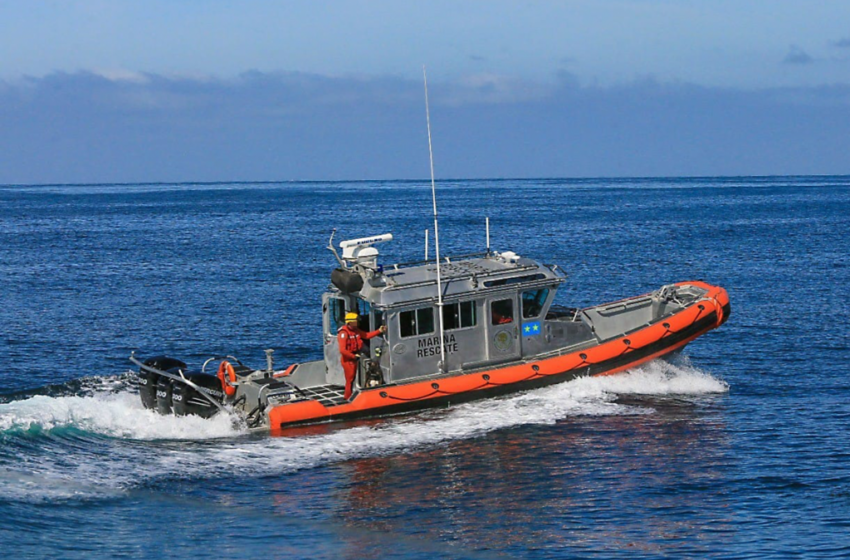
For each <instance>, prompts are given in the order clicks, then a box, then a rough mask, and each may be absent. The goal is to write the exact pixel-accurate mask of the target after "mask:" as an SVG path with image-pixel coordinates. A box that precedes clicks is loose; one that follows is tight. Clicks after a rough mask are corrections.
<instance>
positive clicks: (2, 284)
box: [0, 177, 850, 560]
mask: <svg viewBox="0 0 850 560" xmlns="http://www.w3.org/2000/svg"><path fill="white" fill-rule="evenodd" d="M437 197H438V202H439V210H440V216H441V221H440V233H441V239H440V243H441V249H442V251H443V253H444V254H452V253H453V254H459V253H470V252H475V251H480V250H482V249H483V248H484V246H485V229H484V220H485V217H490V220H491V224H492V227H491V236H492V246H493V248H494V249H495V250H512V251H515V252H517V253H519V254H520V255H524V256H531V257H534V258H537V259H539V260H541V261H543V262H546V263H557V264H559V265H560V266H561V268H562V269H563V270H565V271H566V273H567V276H568V279H567V283H566V284H565V286H564V287H563V289H562V290H561V292H560V294H559V298H560V303H563V304H565V305H571V306H586V305H592V304H597V303H602V302H605V301H611V300H616V299H620V298H623V297H627V296H631V295H637V294H641V293H645V292H648V291H651V290H654V289H656V288H658V287H660V286H661V285H663V284H668V283H671V282H676V281H683V280H693V279H701V280H705V281H707V282H709V283H713V284H717V285H720V286H723V287H725V288H726V289H727V290H728V291H729V294H730V297H731V300H732V316H731V319H730V320H729V322H728V323H726V324H725V325H723V326H722V327H721V328H720V329H718V330H716V331H712V332H710V333H708V334H707V335H705V336H703V337H701V338H699V339H698V340H696V341H695V342H693V343H692V344H690V345H689V346H688V347H687V349H686V350H685V352H684V353H683V354H682V355H681V356H679V357H678V358H676V359H675V360H674V361H672V362H669V363H668V362H664V361H657V362H652V363H649V364H647V365H644V366H642V367H640V368H637V369H635V370H633V371H631V372H628V373H626V374H623V375H621V376H614V377H608V378H599V379H592V378H584V379H579V380H576V381H573V382H569V383H564V384H561V385H556V386H552V387H548V388H545V389H540V390H536V391H531V392H527V393H521V394H516V395H513V396H507V397H504V398H499V399H494V400H489V401H483V402H474V403H469V404H465V405H461V406H455V407H451V408H448V409H440V410H436V411H429V412H423V413H418V414H412V415H406V416H398V417H392V418H386V419H380V420H372V421H362V422H357V423H351V424H344V425H334V426H320V427H316V428H311V429H304V430H301V431H300V432H298V433H295V434H291V435H290V436H288V437H270V436H266V435H257V434H249V433H248V432H247V431H246V430H245V428H244V427H243V426H241V425H240V424H239V423H238V422H234V421H233V419H231V418H228V417H224V416H222V417H218V418H214V419H211V420H202V419H199V418H194V417H183V418H175V417H165V416H158V415H156V414H154V413H152V412H149V411H145V410H143V409H142V406H141V403H140V402H139V400H138V396H137V394H136V391H135V388H134V385H133V376H132V375H131V374H130V373H128V370H129V368H130V363H129V361H128V357H129V355H130V353H131V352H132V351H136V353H137V355H140V356H151V355H154V354H167V355H171V356H175V357H178V358H182V359H183V360H184V361H187V362H190V363H192V364H195V365H199V364H200V363H201V361H202V360H203V359H204V358H205V357H207V356H211V355H215V354H217V355H220V354H234V355H236V356H238V357H239V358H241V359H242V360H243V361H244V362H246V363H247V364H249V365H254V366H256V367H261V366H263V365H264V354H263V350H264V349H265V348H274V349H275V350H276V352H275V358H276V363H277V364H279V365H281V364H286V363H291V362H295V361H304V360H308V359H318V358H320V357H321V344H322V337H321V327H320V325H321V317H320V314H321V302H320V297H321V294H322V292H323V291H324V289H325V287H326V286H327V285H328V281H329V275H330V271H331V269H332V268H333V266H334V260H333V256H332V255H331V253H330V252H329V251H328V250H327V249H326V248H325V247H326V245H327V242H328V238H329V236H330V234H331V231H332V229H333V228H336V229H337V230H338V234H337V241H339V240H342V239H346V238H355V237H362V236H365V235H373V234H380V233H392V234H393V235H394V236H395V239H394V240H393V241H392V242H390V243H386V244H383V245H381V246H379V248H380V250H381V253H382V255H381V261H382V262H383V263H387V264H389V263H392V262H403V261H410V260H417V259H419V258H421V256H422V255H423V245H424V231H425V230H426V229H433V223H432V221H431V220H432V215H431V194H430V185H429V184H428V183H427V182H398V181H396V182H393V181H388V182H337V183H299V182H294V183H226V184H122V185H48V186H21V185H17V186H0V520H2V523H0V556H2V557H3V558H10V559H11V558H14V559H28V558H51V559H58V558H62V559H64V558H69V559H90V558H144V559H160V558H180V559H183V558H195V557H210V558H282V559H283V558H328V559H334V560H339V559H341V558H351V559H361V558H416V559H420V558H421V559H431V558H541V559H542V558H606V559H607V558H659V557H669V558H705V557H712V558H766V557H806V558H837V557H847V556H850V344H848V333H850V303H848V302H849V301H850V297H848V288H850V257H848V249H850V235H848V232H850V177H758V178H668V179H616V180H612V179H587V180H566V179H563V180H562V179H545V180H470V181H438V182H437ZM432 247H433V242H432Z"/></svg>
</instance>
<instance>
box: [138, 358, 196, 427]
mask: <svg viewBox="0 0 850 560" xmlns="http://www.w3.org/2000/svg"><path fill="white" fill-rule="evenodd" d="M144 364H145V365H146V366H151V367H153V368H156V369H159V370H162V371H169V370H172V369H174V370H175V371H176V370H177V369H182V368H185V367H186V364H184V363H183V362H181V361H180V360H176V359H174V358H169V357H167V356H156V357H155V358H148V359H147V360H145V362H144ZM160 377H161V376H160V375H157V374H155V373H153V372H149V371H147V370H144V369H140V370H139V395H140V396H141V397H142V405H143V406H144V407H145V408H156V409H159V403H158V401H157V391H158V390H159V381H160ZM163 380H164V381H169V380H168V379H164V378H163ZM162 390H163V391H167V392H168V402H169V404H168V412H170V411H171V404H170V403H171V389H170V387H169V388H167V389H166V388H165V387H163V389H162ZM162 404H163V407H164V406H165V402H163V403H162ZM166 414H167V412H166Z"/></svg>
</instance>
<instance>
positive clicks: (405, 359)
mask: <svg viewBox="0 0 850 560" xmlns="http://www.w3.org/2000/svg"><path fill="white" fill-rule="evenodd" d="M390 240H392V235H391V234H384V235H379V236H374V237H366V238H361V239H354V240H349V241H344V242H342V243H341V244H340V249H342V256H340V254H339V252H338V251H337V250H336V248H335V246H334V245H333V235H331V242H330V244H329V248H330V249H331V250H332V251H333V253H334V255H335V257H336V260H337V263H338V266H337V267H336V268H335V269H334V270H333V271H332V273H331V286H330V287H329V289H328V291H327V292H326V293H324V294H323V295H322V298H321V305H322V325H323V332H322V336H323V341H324V345H323V348H324V359H322V360H315V361H306V362H302V363H294V364H287V365H286V366H285V367H280V368H278V367H276V366H275V364H274V359H273V351H272V350H267V351H266V364H265V367H264V368H260V369H255V368H252V367H249V366H247V365H245V364H243V363H242V362H241V361H240V360H239V359H237V358H235V357H233V356H217V357H211V358H209V359H208V360H206V361H205V362H203V364H201V365H200V367H197V366H196V367H195V368H192V367H189V366H188V365H187V364H186V363H185V362H183V361H182V360H179V359H176V358H171V357H165V356H156V357H152V358H148V359H142V358H139V357H137V356H135V354H134V355H132V356H131V357H130V359H131V361H132V362H133V363H134V364H136V365H137V366H138V367H139V370H138V382H139V392H140V395H141V400H142V404H143V405H144V406H145V407H146V408H150V409H155V410H157V411H158V412H160V413H163V414H170V413H173V414H177V415H185V414H196V415H199V416H202V417H211V416H213V415H215V414H221V413H230V414H235V415H237V416H239V417H241V418H243V419H244V422H245V423H246V424H247V426H248V427H249V428H250V429H252V430H258V431H269V432H271V433H273V434H274V433H280V432H281V431H282V430H284V429H286V428H288V427H291V426H298V425H306V424H315V423H324V422H338V421H348V420H354V419H358V418H365V417H379V416H386V415H392V414H399V413H407V412H411V411H416V410H420V409H424V408H429V407H444V406H449V405H453V404H457V403H462V402H466V401H471V400H475V399H484V398H492V397H497V396H499V395H504V394H506V393H513V392H517V391H526V390H529V389H536V388H539V387H544V386H547V385H551V384H554V383H562V382H565V381H570V380H572V379H575V378H577V377H582V376H600V375H613V374H617V373H619V372H623V371H625V370H627V369H629V368H633V367H635V366H638V365H640V364H642V363H644V362H647V361H650V360H654V359H657V358H662V357H664V356H667V355H669V354H671V353H674V352H676V351H679V350H681V349H682V348H683V347H684V346H685V345H686V344H688V343H689V342H691V341H692V340H694V339H695V338H697V337H699V336H701V335H703V334H705V333H706V332H708V331H710V330H712V329H715V328H717V327H719V326H720V325H722V324H723V323H724V322H725V321H727V320H728V319H729V315H730V310H731V309H730V303H729V296H728V294H727V292H726V290H724V289H723V288H721V287H718V286H713V285H710V284H707V283H705V282H701V281H688V282H680V283H676V284H668V285H664V286H661V287H660V288H659V289H657V290H655V291H653V292H651V293H647V294H643V295H639V296H636V297H632V298H628V299H624V300H620V301H615V302H611V303H605V304H602V305H598V306H595V307H587V308H581V309H580V308H573V307H566V306H561V305H557V304H555V298H556V294H557V291H558V289H559V288H560V287H561V286H562V285H563V283H564V282H565V275H564V274H563V272H562V271H561V270H560V269H559V268H558V266H556V265H548V264H543V263H541V262H538V261H536V260H533V259H530V258H526V257H521V256H520V255H517V254H516V253H514V252H511V251H504V252H497V251H491V250H490V249H489V247H488V248H487V250H486V251H484V252H482V253H479V254H473V255H464V256H461V257H444V258H441V259H437V260H430V261H429V260H426V261H422V262H417V263H408V264H396V265H391V266H386V267H385V266H382V265H380V264H378V256H379V253H378V250H377V248H376V247H375V245H378V244H379V243H382V242H386V241H390ZM488 240H489V234H488ZM488 245H489V241H488ZM438 263H439V264H438ZM352 312H353V313H357V315H358V317H359V320H358V327H359V328H360V329H361V330H363V331H375V330H379V329H380V327H382V326H385V327H386V332H385V333H383V334H381V335H380V336H377V337H375V338H373V339H372V340H371V341H368V342H366V343H365V344H366V346H365V347H364V350H363V352H361V356H360V360H359V363H358V366H357V372H356V375H357V378H356V382H355V387H356V390H355V393H354V395H353V396H352V398H350V400H346V399H345V398H343V393H344V384H345V379H344V376H343V368H342V363H341V359H340V349H339V342H338V338H337V332H338V330H339V329H340V328H341V327H342V325H343V323H344V320H345V315H346V313H352Z"/></svg>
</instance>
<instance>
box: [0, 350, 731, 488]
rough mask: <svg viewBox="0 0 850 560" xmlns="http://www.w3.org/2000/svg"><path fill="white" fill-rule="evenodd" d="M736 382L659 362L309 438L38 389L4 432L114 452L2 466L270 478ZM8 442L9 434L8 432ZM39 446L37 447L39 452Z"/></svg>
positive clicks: (125, 479) (76, 474)
mask: <svg viewBox="0 0 850 560" xmlns="http://www.w3.org/2000/svg"><path fill="white" fill-rule="evenodd" d="M726 391H728V385H727V384H726V383H725V382H723V381H722V380H719V379H717V378H715V377H713V376H711V375H709V374H707V373H704V372H702V371H700V370H698V369H697V368H694V367H692V366H690V365H689V364H688V363H687V362H682V363H680V364H678V365H672V364H669V363H667V362H664V361H656V362H651V363H649V364H646V365H644V366H641V367H639V368H636V369H635V370H632V371H631V372H627V373H624V374H620V375H615V376H609V377H594V378H582V379H577V380H575V381H572V382H568V383H562V384H559V385H554V386H550V387H545V388H542V389H538V390H535V391H529V392H526V393H521V394H517V395H513V396H509V397H504V398H499V399H491V400H485V401H478V402H473V403H468V404H464V405H460V406H456V407H453V408H450V409H448V410H440V411H431V412H424V413H420V414H417V415H412V416H402V417H396V418H392V419H386V420H383V421H380V422H376V423H370V424H368V425H360V426H355V427H350V428H345V429H336V430H328V431H327V432H325V433H318V434H317V435H305V436H300V437H280V438H272V437H254V436H248V435H247V434H246V432H245V431H244V429H243V428H240V427H238V423H235V422H234V421H233V419H232V418H229V417H226V416H223V415H219V416H218V417H215V418H213V419H209V420H204V419H201V418H198V417H191V416H190V417H175V416H161V415H158V414H156V413H154V412H152V411H148V410H145V409H143V408H142V405H141V402H140V401H139V397H138V395H137V394H136V393H134V392H132V393H131V392H128V391H124V392H119V393H115V392H110V391H103V392H95V393H94V394H92V395H90V396H84V397H82V396H64V397H46V396H36V397H31V398H28V399H25V400H21V401H15V402H11V403H7V404H3V405H0V437H3V438H4V439H5V438H6V437H9V436H10V435H11V434H15V433H18V434H21V433H25V434H31V435H36V434H42V435H48V436H49V435H52V434H59V436H60V439H59V440H58V442H51V444H54V447H56V444H58V446H59V447H61V445H62V440H61V434H63V433H65V432H67V430H64V431H63V429H66V428H74V429H76V430H81V431H82V432H85V433H90V434H97V435H99V436H106V438H102V439H105V441H101V442H99V445H100V447H101V448H102V449H105V450H106V451H105V452H95V453H85V452H81V451H80V450H78V449H76V448H74V449H71V450H69V451H68V452H67V453H62V452H61V450H59V451H57V450H55V449H50V450H48V449H44V450H43V451H42V454H41V456H40V457H35V456H32V457H22V458H21V461H19V462H18V463H13V464H11V465H7V466H6V467H5V469H4V468H3V467H0V497H2V496H6V497H19V498H20V497H24V498H32V499H43V498H46V497H51V498H55V497H61V496H78V495H83V496H91V495H93V494H99V493H102V492H104V491H106V492H109V491H113V492H120V491H122V490H123V489H125V488H129V487H132V486H133V485H135V484H138V483H139V482H146V481H151V480H155V479H157V478H160V477H181V478H182V477H185V478H199V477H200V478H204V477H208V476H217V475H220V473H222V472H230V473H232V472H236V473H239V474H240V476H251V475H255V476H262V475H268V474H276V473H286V472H292V471H295V470H300V469H307V468H312V467H316V466H320V465H324V464H329V463H333V462H338V461H345V460H350V459H355V458H361V457H374V456H385V455H392V454H397V453H403V452H406V451H411V450H418V449H425V448H428V447H430V446H435V445H440V444H443V443H446V442H450V441H455V440H461V439H468V438H473V437H478V436H481V435H483V434H486V433H488V432H492V431H494V430H499V429H506V428H511V427H516V426H522V425H534V424H537V425H545V424H554V423H556V422H558V421H560V420H564V419H565V418H568V417H575V416H600V415H634V414H652V413H653V412H654V411H653V410H652V409H651V408H647V407H640V406H629V405H624V404H620V403H617V402H616V397H617V395H621V394H627V395H656V396H663V395H683V396H688V395H690V396H695V395H705V394H712V393H723V392H726ZM0 441H2V440H0ZM34 452H35V451H34Z"/></svg>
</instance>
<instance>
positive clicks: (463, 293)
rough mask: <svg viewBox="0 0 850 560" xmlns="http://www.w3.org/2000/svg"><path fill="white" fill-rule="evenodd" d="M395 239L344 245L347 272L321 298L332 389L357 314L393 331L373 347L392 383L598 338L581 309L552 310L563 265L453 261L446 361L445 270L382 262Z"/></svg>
mask: <svg viewBox="0 0 850 560" xmlns="http://www.w3.org/2000/svg"><path fill="white" fill-rule="evenodd" d="M390 239H392V236H391V235H383V236H378V237H373V238H363V239H357V240H353V241H344V242H343V243H342V244H341V245H340V246H341V248H342V249H343V255H342V257H339V255H338V254H337V258H338V260H339V262H340V264H341V267H340V268H338V269H336V270H335V271H334V274H333V275H332V286H331V288H330V291H328V292H326V293H325V294H324V295H323V296H322V313H323V334H324V353H325V360H324V361H325V365H326V368H327V369H326V378H325V383H327V384H332V385H342V384H343V383H344V377H343V372H342V366H341V363H340V354H339V347H338V344H337V336H336V335H337V331H338V330H339V328H340V327H341V326H342V325H343V323H344V317H345V314H346V312H349V311H354V312H357V313H358V314H359V315H360V324H359V327H360V328H361V329H363V330H365V331H371V330H376V329H378V328H379V327H380V326H381V325H386V326H387V333H386V334H385V335H384V336H383V337H377V338H375V339H373V340H372V341H371V343H370V345H369V354H370V358H371V360H372V362H373V363H374V364H377V366H378V367H379V368H380V374H381V378H382V379H381V382H382V383H387V384H389V383H403V382H405V381H408V380H413V379H418V378H420V379H421V378H424V377H436V376H440V375H446V374H457V373H460V372H466V371H472V370H476V369H482V368H489V367H491V366H497V365H499V364H503V363H506V362H511V361H515V360H520V359H524V358H530V357H532V356H540V355H543V354H546V353H547V352H550V351H554V350H557V349H563V348H564V347H565V346H573V345H577V344H582V343H586V342H588V341H590V340H593V339H594V335H593V332H592V330H591V328H590V327H589V326H588V325H587V324H586V323H585V322H583V321H582V320H581V319H580V318H579V317H577V316H576V310H573V309H565V308H553V306H552V301H553V299H554V298H555V293H556V291H557V289H558V287H559V286H560V285H561V284H562V283H563V282H564V276H563V274H561V273H560V271H559V270H558V268H557V266H553V265H545V264H541V263H538V262H537V261H534V260H532V259H528V258H523V257H520V256H519V255H517V254H515V253H513V252H503V253H497V252H486V253H481V254H476V255H465V256H463V257H459V258H453V257H446V258H443V259H442V262H441V263H440V286H441V288H442V314H443V333H444V335H443V342H444V344H445V364H441V349H440V336H439V332H440V324H439V315H438V313H439V300H438V289H437V285H438V282H437V265H436V263H435V262H434V261H433V260H432V261H423V262H418V263H410V264H406V265H392V266H389V267H387V268H384V267H382V266H380V265H378V263H377V256H378V252H377V250H376V249H375V248H374V247H373V246H372V245H374V244H376V243H379V242H382V241H388V240H390ZM334 252H335V254H336V251H334ZM547 319H548V320H547ZM305 365H306V364H305ZM361 375H362V372H361ZM360 385H361V386H363V379H362V377H361V379H360Z"/></svg>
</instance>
